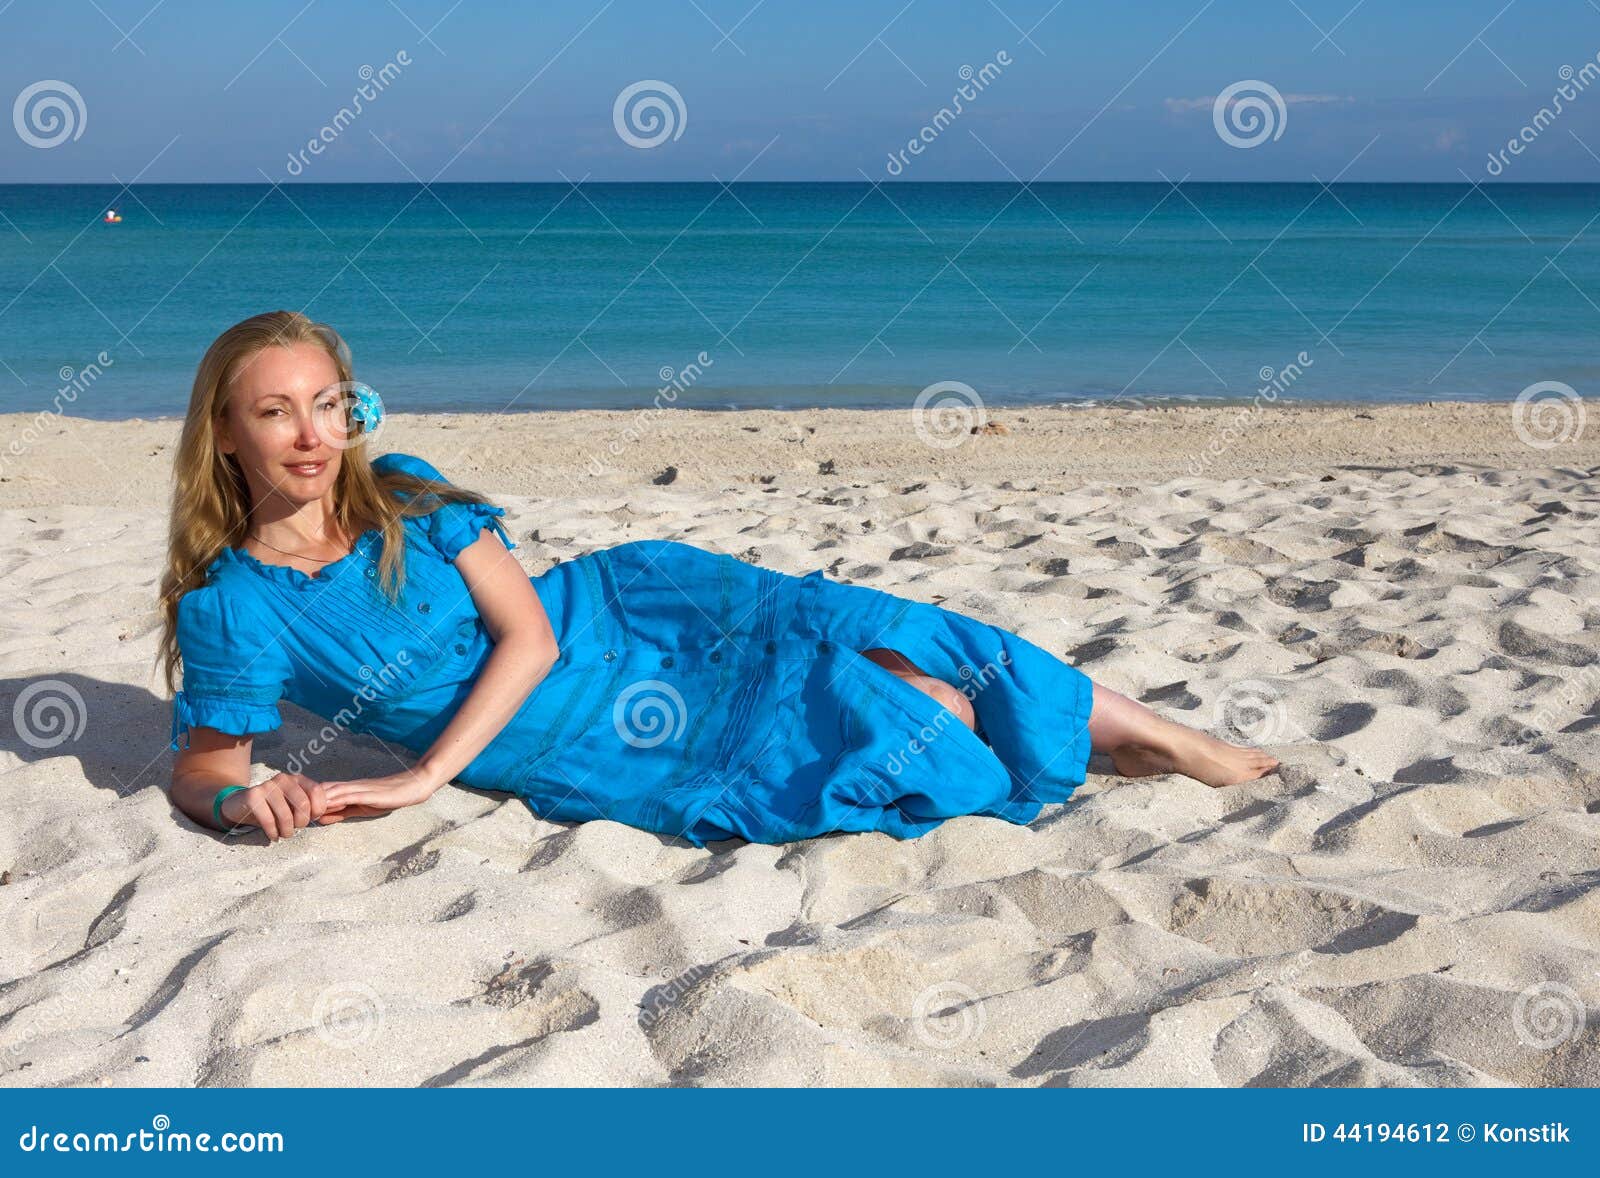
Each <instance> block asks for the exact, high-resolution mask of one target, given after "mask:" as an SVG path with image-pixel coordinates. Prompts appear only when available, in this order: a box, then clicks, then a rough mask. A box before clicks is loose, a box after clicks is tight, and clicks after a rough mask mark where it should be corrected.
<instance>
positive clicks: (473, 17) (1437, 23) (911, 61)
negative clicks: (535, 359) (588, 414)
mask: <svg viewBox="0 0 1600 1178" xmlns="http://www.w3.org/2000/svg"><path fill="white" fill-rule="evenodd" d="M302 4H303V0H291V2H290V3H287V4H277V5H271V6H268V5H263V4H238V3H235V4H219V3H201V2H197V0H164V2H161V3H157V2H156V0H94V2H93V3H91V2H90V0H11V3H9V4H7V3H6V2H5V0H0V81H3V83H4V94H5V97H6V102H7V105H8V106H12V107H13V123H14V124H15V122H16V120H17V112H16V110H15V107H14V103H15V101H16V99H17V98H18V96H19V95H21V94H23V92H24V91H25V90H27V89H28V88H29V87H30V86H33V85H34V84H36V83H39V82H52V83H53V82H65V83H67V84H68V85H70V86H71V87H72V89H73V90H74V91H75V92H76V94H77V95H79V96H81V108H80V109H81V110H82V112H83V114H82V115H81V118H82V128H81V129H82V133H81V134H80V135H77V136H76V137H73V138H68V139H66V140H65V141H64V142H62V143H60V144H58V145H56V146H53V147H50V148H47V149H46V148H38V147H33V146H29V145H28V143H26V142H25V141H24V138H23V136H22V135H20V134H18V133H15V131H14V129H13V128H5V129H4V133H3V134H0V181H5V182H115V181H114V179H113V178H114V177H115V178H116V179H117V180H121V181H129V180H131V179H132V178H133V177H134V176H136V175H142V178H143V179H144V180H145V181H150V182H196V181H241V182H243V181H254V182H259V181H261V180H262V178H263V173H265V174H266V175H267V176H270V177H271V178H272V179H274V180H294V179H298V180H303V181H330V182H331V181H407V180H411V179H413V178H419V179H422V180H428V181H432V180H441V181H476V180H543V181H560V180H562V179H563V178H567V179H572V180H576V179H578V178H580V177H584V176H587V177H588V178H589V179H590V180H592V181H605V180H710V179H712V178H713V177H717V178H720V179H723V180H731V179H733V178H734V177H735V176H739V177H741V178H742V179H745V180H808V179H812V180H857V179H860V178H861V176H862V174H863V173H866V174H867V175H869V176H871V177H873V178H875V179H885V178H889V176H888V175H887V174H886V169H887V168H888V164H887V161H888V159H889V155H890V153H891V152H893V151H895V150H896V149H899V148H904V147H905V146H906V144H907V142H908V140H910V139H911V138H912V137H914V136H917V135H918V133H919V130H920V129H921V128H923V127H924V126H925V125H927V124H929V123H930V121H931V120H932V119H933V117H934V113H935V112H936V111H937V110H938V109H939V108H940V107H941V106H947V105H949V104H950V102H951V100H952V97H953V96H954V94H955V92H956V89H957V87H958V86H960V85H961V78H960V76H959V71H960V70H961V69H962V67H963V66H968V67H971V68H972V69H974V70H978V69H980V68H981V67H983V66H984V64H985V63H990V62H994V63H997V62H998V60H999V55H1000V54H1002V53H1003V54H1005V55H1006V57H1007V58H1009V61H1010V64H1008V65H1000V66H998V69H997V71H996V72H995V74H994V76H993V77H992V79H991V80H990V81H989V83H988V84H987V85H985V86H984V87H983V88H982V92H981V93H979V94H978V95H977V96H976V98H975V99H973V101H972V102H971V104H970V106H969V107H968V108H967V109H966V110H964V111H963V112H962V114H961V115H960V117H959V118H958V119H957V120H955V121H954V122H953V123H952V124H951V125H950V126H948V127H943V128H941V129H940V131H939V133H938V134H937V135H936V137H935V138H934V140H933V141H932V142H931V143H929V144H928V145H927V146H926V148H925V149H924V151H923V152H922V154H921V155H918V156H915V157H909V156H908V157H907V164H906V165H905V166H904V167H903V168H902V169H901V172H900V173H899V175H898V178H899V179H902V180H1005V179H1009V178H1012V177H1013V176H1015V177H1020V178H1021V179H1025V180H1032V179H1035V178H1039V179H1043V180H1153V181H1159V180H1161V179H1162V178H1163V176H1166V177H1170V178H1171V179H1174V180H1176V179H1178V178H1180V177H1183V176H1188V177H1189V178H1190V179H1192V180H1299V181H1304V180H1310V179H1312V178H1313V177H1318V178H1321V179H1322V180H1331V179H1332V178H1333V177H1334V176H1336V175H1340V174H1341V173H1342V175H1343V178H1344V179H1346V180H1460V179H1461V178H1462V172H1463V171H1465V172H1466V173H1467V174H1468V175H1470V176H1472V177H1473V178H1475V179H1482V178H1485V167H1486V160H1487V158H1488V153H1489V152H1491V151H1494V150H1498V149H1500V148H1503V147H1504V146H1505V144H1506V141H1507V140H1508V139H1509V138H1511V137H1513V136H1516V135H1517V134H1518V132H1519V130H1520V129H1521V128H1522V127H1524V126H1525V125H1528V124H1529V123H1531V121H1532V120H1533V119H1534V117H1535V115H1536V113H1537V112H1538V111H1539V109H1540V108H1541V107H1545V106H1549V105H1550V104H1551V100H1552V97H1553V95H1554V94H1555V93H1556V89H1557V87H1558V86H1559V85H1560V84H1561V78H1560V77H1559V74H1558V71H1559V70H1560V69H1561V68H1562V67H1563V66H1570V67H1571V68H1573V69H1575V70H1576V69H1581V67H1582V66H1583V65H1584V64H1585V62H1590V63H1593V62H1595V61H1596V59H1597V54H1600V0H1513V2H1512V3H1510V4H1509V5H1508V4H1507V3H1506V0H1460V2H1455V3H1445V2H1432V3H1423V2H1413V3H1404V2H1397V0H1361V2H1358V0H1293V2H1290V0H1212V2H1211V3H1207V2H1206V0H1182V2H1177V0H1145V2H1136V3H1123V4H1108V3H1104V2H1103V0H1097V2H1094V3H1082V2H1081V0H1064V2H1062V3H1059V4H1055V0H996V2H993V3H991V2H989V0H971V2H967V3H957V2H954V0H912V2H911V3H910V4H907V3H906V0H849V2H843V3H841V2H837V0H810V2H808V3H793V2H784V0H765V2H763V3H756V0H650V2H645V3H639V2H625V0H615V2H613V3H609V4H608V3H606V2H605V0H559V2H555V3H548V4H531V3H530V4H526V5H514V4H505V3H490V2H487V0H460V3H455V2H454V0H394V2H393V3H391V2H389V0H376V2H367V0H361V2H356V0H344V2H339V0H314V2H313V3H311V4H309V5H308V6H305V7H302ZM1053 5H1054V7H1052V6H1053ZM125 34H126V38H125V36H124V35H125ZM724 34H726V37H725V36H724ZM402 53H403V54H404V55H405V57H406V59H409V64H404V65H402V64H399V62H400V60H401V59H400V58H399V55H400V54H402ZM385 63H396V69H395V71H394V76H393V78H392V80H391V81H390V82H389V83H388V84H387V85H385V86H384V87H383V88H382V92H381V93H379V94H377V97H376V98H375V99H373V100H372V101H371V102H370V103H368V104H367V106H366V109H365V110H363V111H362V112H361V114H360V115H359V117H358V118H356V119H355V120H354V121H353V122H351V123H350V124H349V125H348V126H344V127H340V128H338V129H337V134H335V135H334V136H333V137H332V138H331V140H329V141H328V142H327V143H326V146H325V149H324V151H323V152H322V154H320V155H307V156H305V157H304V159H305V162H304V163H303V164H302V165H301V166H300V169H299V171H298V173H296V172H295V171H294V166H293V165H292V164H291V163H290V157H291V155H292V154H293V153H295V152H296V151H298V150H300V149H303V148H305V146H306V144H307V142H308V141H309V140H310V139H312V138H313V137H319V136H320V138H322V139H324V140H327V139H328V136H327V134H326V133H325V132H324V131H323V129H324V128H327V127H330V126H331V125H332V124H333V123H334V121H335V118H336V115H337V112H338V111H339V110H340V108H341V107H348V106H350V105H351V103H352V100H353V97H354V95H355V93H356V90H357V87H358V86H359V85H361V77H360V75H359V71H360V70H361V69H362V67H371V68H372V69H373V70H378V69H381V68H382V67H383V66H384V64H385ZM1247 80H1258V81H1262V82H1265V83H1267V84H1268V85H1269V86H1271V87H1272V88H1273V89H1274V90H1275V91H1276V93H1277V94H1278V95H1280V96H1282V98H1283V108H1282V109H1283V110H1284V112H1285V113H1284V115H1283V116H1282V134H1281V135H1278V136H1277V137H1275V138H1271V139H1269V140H1268V141H1267V142H1264V143H1262V144H1261V145H1260V146H1258V147H1256V148H1254V149H1251V150H1239V149H1237V148H1235V147H1231V146H1229V145H1228V143H1226V142H1224V141H1223V139H1222V137H1221V136H1219V134H1218V133H1217V131H1216V129H1215V127H1214V126H1213V119H1212V113H1213V102H1212V99H1213V98H1214V96H1215V95H1217V94H1218V93H1220V92H1222V91H1224V90H1225V89H1226V88H1227V87H1229V86H1230V85H1232V84H1234V83H1237V82H1240V81H1247ZM640 81H664V82H667V83H669V84H670V85H671V86H672V87H673V88H674V89H675V90H676V92H677V94H678V95H679V96H681V101H682V107H681V109H682V111H683V114H682V116H681V121H682V126H681V130H682V133H681V135H678V136H677V137H675V138H669V139H668V140H667V141H665V142H663V143H661V144H660V145H658V146H655V147H651V148H648V149H641V148H637V147H633V146H630V145H629V144H628V143H627V142H625V141H624V139H623V137H622V135H620V134H619V133H618V130H617V127H616V125H615V123H614V121H613V107H614V103H615V101H616V99H617V96H618V95H619V94H620V93H621V92H622V91H623V90H624V89H625V88H627V87H629V86H630V85H632V84H634V83H636V82H640ZM1573 85H1576V86H1579V88H1580V89H1582V92H1581V93H1578V95H1577V97H1576V98H1575V99H1574V100H1573V101H1572V102H1571V103H1570V105H1569V106H1568V108H1567V109H1566V110H1565V111H1564V112H1563V113H1561V115H1560V116H1559V117H1558V118H1557V119H1556V120H1555V121H1554V123H1553V124H1552V125H1550V126H1549V127H1546V128H1543V129H1541V131H1540V133H1539V134H1538V135H1537V136H1536V139H1535V142H1533V143H1532V144H1531V145H1530V146H1529V147H1528V148H1527V149H1526V151H1525V152H1524V153H1523V154H1522V155H1520V156H1518V157H1515V159H1513V160H1512V161H1511V163H1512V165H1513V166H1510V167H1508V168H1506V169H1505V170H1504V172H1503V174H1502V175H1501V176H1500V178H1501V179H1505V180H1523V181H1552V180H1588V181H1600V159H1597V158H1595V155H1591V154H1590V151H1591V150H1592V151H1593V152H1594V153H1596V154H1600V81H1596V82H1595V83H1593V84H1592V85H1591V86H1589V87H1588V88H1587V89H1583V88H1582V86H1581V83H1577V82H1575V83H1573ZM74 117H80V116H76V115H75V116H74ZM674 117H678V116H677V115H676V113H675V115H674ZM36 130H37V129H36ZM924 137H925V136H924Z"/></svg>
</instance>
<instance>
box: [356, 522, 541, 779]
mask: <svg viewBox="0 0 1600 1178" xmlns="http://www.w3.org/2000/svg"><path fill="white" fill-rule="evenodd" d="M456 569H457V570H458V571H459V572H460V573H461V576H462V579H463V580H465V581H466V583H467V588H468V590H469V591H470V592H471V593H472V600H473V604H474V605H476V606H477V608H478V614H479V616H480V617H482V618H483V623H484V627H485V628H486V629H487V630H488V631H489V634H490V636H491V637H492V638H493V640H494V649H493V650H492V651H491V652H490V655H489V658H488V659H487V661H485V663H484V664H483V669H482V671H481V672H480V673H479V675H478V680H477V682H476V683H475V684H473V687H472V691H471V692H470V693H469V694H468V696H467V698H466V699H465V700H463V701H462V704H461V707H460V709H459V710H458V711H457V712H456V714H455V716H454V717H453V718H452V719H451V721H450V723H449V724H448V725H446V726H445V729H444V731H443V732H441V733H439V736H438V738H437V739H436V740H435V741H434V742H433V744H432V745H431V746H430V747H429V749H428V751H427V752H426V753H424V754H423V755H422V758H421V759H420V760H419V761H418V763H417V769H418V771H419V772H420V773H421V774H422V776H423V778H424V779H425V780H426V781H427V783H428V785H429V786H430V792H432V791H436V790H438V789H439V788H440V787H441V786H443V785H445V784H447V783H448V782H449V781H451V780H452V779H453V778H454V777H455V775H456V774H457V773H459V772H461V770H462V769H464V768H466V767H467V765H469V764H470V763H471V762H472V759H473V758H474V757H476V756H477V755H478V754H479V753H480V752H482V751H483V750H484V748H485V747H487V746H488V744H489V742H490V741H491V740H493V739H494V738H495V737H496V736H497V735H498V734H499V733H500V731H501V730H502V729H503V728H505V726H506V724H507V722H508V721H509V720H510V719H511V717H512V716H514V715H515V714H516V712H517V709H518V708H520V707H521V706H522V705H523V703H525V702H526V701H527V698H528V696H529V695H531V694H532V693H533V689H534V688H535V687H537V686H538V685H539V683H540V681H541V680H543V679H544V677H545V676H546V675H547V674H549V672H550V668H551V667H553V666H555V663H556V660H557V659H558V658H559V657H560V655H561V652H560V650H559V649H558V648H557V645H556V637H555V633H554V631H553V630H552V629H551V626H550V618H549V616H548V615H546V613H545V610H544V604H543V603H542V602H541V601H540V600H539V595H538V593H536V592H535V591H534V588H533V585H532V583H531V582H530V581H529V580H528V574H527V573H526V572H524V571H523V569H522V566H521V565H520V564H518V563H517V561H516V558H515V557H513V556H512V555H511V553H510V551H509V550H508V549H507V548H506V546H505V545H504V544H502V543H501V542H500V540H499V538H498V537H497V536H496V535H495V534H494V533H493V532H491V531H489V530H487V529H485V530H484V531H483V532H481V533H480V534H479V536H478V539H477V540H475V541H473V542H472V543H471V544H470V545H468V546H467V547H466V548H464V549H462V550H461V553H460V555H459V556H458V557H457V558H456ZM352 800H357V801H359V800H361V799H360V798H359V797H358V798H355V799H352Z"/></svg>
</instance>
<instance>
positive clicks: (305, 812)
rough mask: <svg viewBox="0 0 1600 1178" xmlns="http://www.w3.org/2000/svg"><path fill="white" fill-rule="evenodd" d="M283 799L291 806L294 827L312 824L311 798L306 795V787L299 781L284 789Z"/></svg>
mask: <svg viewBox="0 0 1600 1178" xmlns="http://www.w3.org/2000/svg"><path fill="white" fill-rule="evenodd" d="M282 792H283V800H284V801H285V802H286V803H287V804H288V806H289V814H290V817H291V819H292V820H293V822H294V829H295V830H299V829H300V828H301V827H303V826H310V825H311V799H310V798H309V797H307V796H306V791H305V787H303V786H302V785H301V784H300V783H299V782H298V781H296V782H294V783H293V784H291V785H290V786H289V788H287V789H285V790H283V791H282Z"/></svg>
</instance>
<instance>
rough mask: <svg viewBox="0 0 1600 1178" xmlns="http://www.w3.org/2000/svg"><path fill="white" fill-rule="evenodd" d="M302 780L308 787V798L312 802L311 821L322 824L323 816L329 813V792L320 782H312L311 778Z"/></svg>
mask: <svg viewBox="0 0 1600 1178" xmlns="http://www.w3.org/2000/svg"><path fill="white" fill-rule="evenodd" d="M301 780H302V781H303V782H304V783H305V786H306V796H307V797H308V798H309V799H310V801H311V821H313V822H320V821H322V816H323V815H324V814H326V813H327V812H328V791H327V790H326V789H324V788H323V785H322V782H320V781H312V780H311V779H310V778H309V777H304V778H301Z"/></svg>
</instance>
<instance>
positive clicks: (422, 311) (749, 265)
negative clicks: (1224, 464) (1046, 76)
mask: <svg viewBox="0 0 1600 1178" xmlns="http://www.w3.org/2000/svg"><path fill="white" fill-rule="evenodd" d="M110 210H115V219H113V220H108V219H107V215H108V212H109V211H110ZM1597 218H1600V185H1596V184H1537V185H1533V184H1491V185H1482V186H1477V185H1471V184H1466V183H1462V184H1344V183H1340V184H1333V185H1322V184H1317V183H1313V184H1211V183H1184V184H1181V185H1174V184H1168V183H1059V184H1031V185H1026V184H1020V183H881V184H872V183H868V182H866V181H862V182H859V183H851V182H840V183H736V184H731V185H725V184H721V183H709V184H700V183H681V184H597V183H591V184H580V185H573V184H564V183H563V184H544V183H541V184H518V183H498V184H434V185H431V186H424V185H421V184H300V183H293V184H283V185H271V184H265V183H263V184H204V185H184V184H151V185H146V184H136V185H134V186H132V187H120V186H118V185H0V412H17V411H60V412H67V413H70V414H73V415H76V416H83V417H93V418H130V417H166V416H178V415H182V414H183V413H184V412H185V411H186V409H187V406H188V401H189V396H190V391H191V386H192V382H193V379H194V372H195V368H196V366H197V364H198V362H199V360H200V357H201V355H202V354H203V353H204V351H205V349H206V347H207V345H208V344H209V343H210V342H211V340H212V339H214V338H215V337H216V335H217V334H218V333H219V332H221V331H222V330H223V329H224V328H226V327H228V326H229V325H230V324H232V323H234V322H237V321H238V320H240V319H244V318H246V317H248V316H250V315H253V314H256V313H258V312H261V311H267V310H274V309H279V308H289V309H295V310H300V311H303V312H305V313H306V314H307V315H309V316H311V317H312V318H314V319H317V320H320V321H322V322H325V323H329V324H331V325H333V326H334V327H335V328H336V329H337V330H338V331H339V332H340V333H341V334H342V335H343V336H344V338H345V339H346V340H347V341H348V343H349V344H350V347H351V349H352V353H353V356H354V360H355V375H356V376H357V378H358V379H361V380H363V381H365V382H366V383H368V384H370V385H372V386H373V387H374V388H375V389H376V390H378V392H379V394H380V395H381V396H382V397H383V399H384V403H385V404H386V406H388V407H389V409H390V410H391V411H400V412H437V411H467V410H471V411H512V412H516V411H523V410H550V409H578V408H612V409H628V408H642V407H647V406H667V405H673V406H680V407H693V408H710V409H735V408H799V407H812V406H835V407H896V406H905V405H909V404H911V403H913V402H914V400H915V399H916V398H917V397H918V396H919V395H920V394H922V393H923V392H924V391H925V390H928V389H930V388H934V387H935V386H943V387H944V388H946V389H964V390H970V391H971V394H973V395H976V396H978V397H980V398H982V399H983V400H984V401H985V402H986V403H988V404H991V405H1069V406H1075V405H1093V404H1105V403H1124V404H1151V403H1170V402H1194V403H1204V402H1213V401H1236V402H1246V401H1252V400H1262V399H1265V400H1274V401H1362V402H1411V401H1426V400H1448V399H1468V400H1509V399H1513V398H1515V397H1517V396H1518V395H1519V394H1520V393H1521V392H1522V391H1523V390H1525V389H1528V388H1529V387H1531V386H1534V385H1536V384H1540V383H1541V382H1559V383H1560V384H1564V385H1566V386H1569V387H1570V388H1572V389H1573V390H1574V391H1575V392H1576V393H1577V394H1578V395H1580V396H1583V395H1588V394H1593V393H1595V392H1600V349H1597V346H1596V345H1597V343H1600V232H1596V231H1595V230H1594V225H1595V221H1596V219H1597Z"/></svg>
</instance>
